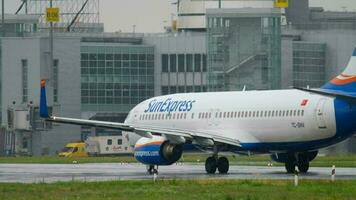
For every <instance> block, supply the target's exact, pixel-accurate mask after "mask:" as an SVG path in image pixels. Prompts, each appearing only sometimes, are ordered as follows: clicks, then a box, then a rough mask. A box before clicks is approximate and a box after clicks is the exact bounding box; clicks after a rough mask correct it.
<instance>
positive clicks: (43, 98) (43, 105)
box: [40, 80, 49, 118]
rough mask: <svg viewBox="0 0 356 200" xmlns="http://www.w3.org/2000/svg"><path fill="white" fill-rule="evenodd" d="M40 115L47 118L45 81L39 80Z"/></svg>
mask: <svg viewBox="0 0 356 200" xmlns="http://www.w3.org/2000/svg"><path fill="white" fill-rule="evenodd" d="M40 116H41V117H42V118H49V114H48V108H47V97H46V81H45V80H41V97H40Z"/></svg>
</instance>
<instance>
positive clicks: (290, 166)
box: [285, 162, 295, 174]
mask: <svg viewBox="0 0 356 200" xmlns="http://www.w3.org/2000/svg"><path fill="white" fill-rule="evenodd" d="M285 167H286V170H287V173H288V174H293V173H294V171H295V163H294V162H286V163H285Z"/></svg>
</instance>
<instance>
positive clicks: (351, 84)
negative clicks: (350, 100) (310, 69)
mask: <svg viewBox="0 0 356 200" xmlns="http://www.w3.org/2000/svg"><path fill="white" fill-rule="evenodd" d="M321 88H322V89H328V90H337V91H342V92H346V93H353V96H356V48H355V49H354V52H353V54H352V56H351V58H350V61H349V63H348V65H347V67H346V69H345V70H344V72H343V73H341V74H340V75H339V76H337V77H336V78H334V79H333V80H331V81H330V82H328V83H326V84H325V85H324V86H322V87H321Z"/></svg>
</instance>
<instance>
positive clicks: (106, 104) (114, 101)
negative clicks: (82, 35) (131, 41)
mask: <svg viewBox="0 0 356 200" xmlns="http://www.w3.org/2000/svg"><path fill="white" fill-rule="evenodd" d="M153 95H154V48H153V47H152V46H143V45H135V46H134V45H128V46H123V45H117V46H116V45H112V46H110V45H108V44H106V45H103V46H98V45H95V46H94V45H90V44H88V45H84V44H83V45H82V47H81V98H82V99H81V103H82V111H101V112H128V111H129V110H130V109H131V108H132V107H133V106H135V105H136V104H138V103H139V102H141V101H143V100H145V99H148V98H150V97H152V96H153Z"/></svg>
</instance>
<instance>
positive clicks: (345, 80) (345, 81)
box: [330, 74, 356, 85]
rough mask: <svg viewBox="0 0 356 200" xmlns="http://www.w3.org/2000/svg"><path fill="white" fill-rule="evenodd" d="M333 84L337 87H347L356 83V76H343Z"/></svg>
mask: <svg viewBox="0 0 356 200" xmlns="http://www.w3.org/2000/svg"><path fill="white" fill-rule="evenodd" d="M330 82H331V83H333V84H335V85H346V84H349V83H353V82H356V76H350V75H346V74H341V75H339V76H338V77H336V78H334V79H333V80H331V81H330Z"/></svg>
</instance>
